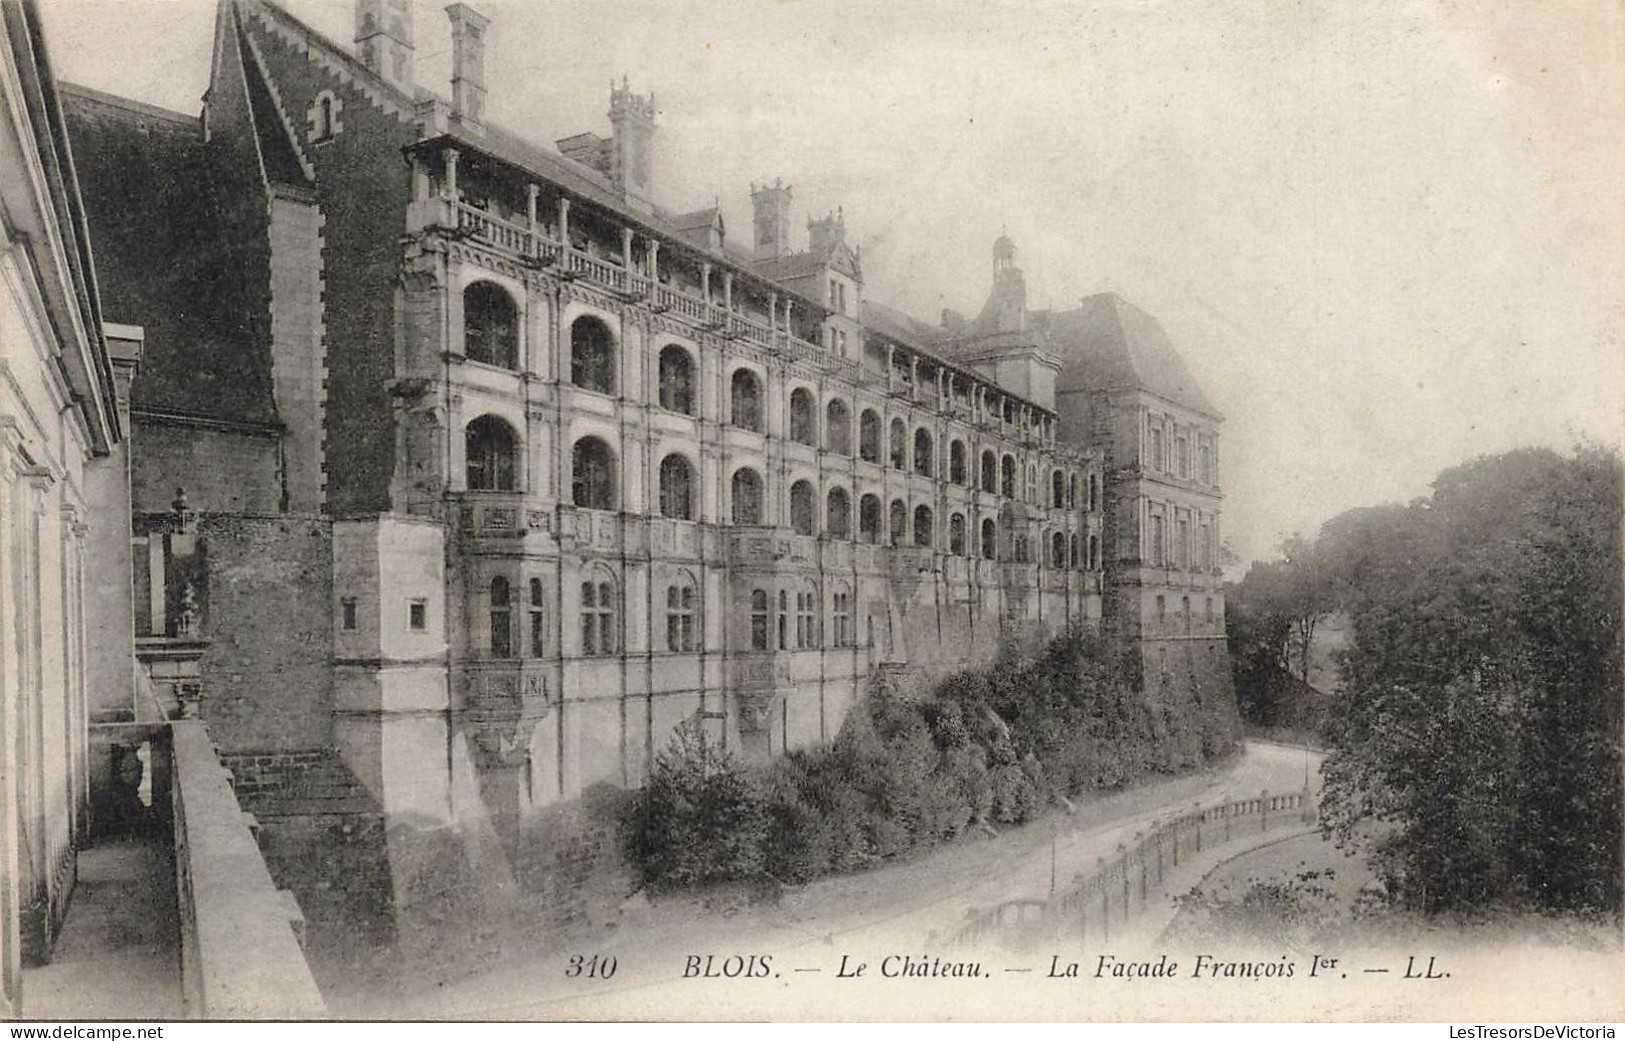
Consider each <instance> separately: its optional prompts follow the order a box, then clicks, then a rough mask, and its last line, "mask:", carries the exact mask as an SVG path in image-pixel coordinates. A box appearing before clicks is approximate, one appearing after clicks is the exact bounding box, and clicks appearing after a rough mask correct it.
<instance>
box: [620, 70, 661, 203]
mask: <svg viewBox="0 0 1625 1041" xmlns="http://www.w3.org/2000/svg"><path fill="white" fill-rule="evenodd" d="M609 125H610V127H611V140H612V141H613V142H614V143H613V151H612V152H611V160H610V180H612V181H614V182H615V187H617V188H619V189H620V190H621V192H622V193H623V194H625V196H626V201H627V202H629V203H631V204H632V205H634V206H636V207H637V208H638V209H641V210H645V211H652V210H653V209H654V176H653V169H652V168H653V165H654V155H653V154H652V153H653V148H654V136H655V96H654V94H653V93H649V94H634V93H632V89H631V87H630V86H628V84H627V80H626V77H625V76H622V77H621V84H620V86H616V85H615V84H614V83H613V82H612V83H610V85H609Z"/></svg>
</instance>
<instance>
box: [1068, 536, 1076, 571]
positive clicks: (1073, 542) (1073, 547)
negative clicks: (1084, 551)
mask: <svg viewBox="0 0 1625 1041" xmlns="http://www.w3.org/2000/svg"><path fill="white" fill-rule="evenodd" d="M1070 546H1071V552H1070V553H1069V554H1068V555H1067V565H1068V566H1069V567H1071V568H1072V569H1074V570H1076V569H1077V567H1078V537H1077V536H1076V535H1074V536H1072V540H1071V543H1070Z"/></svg>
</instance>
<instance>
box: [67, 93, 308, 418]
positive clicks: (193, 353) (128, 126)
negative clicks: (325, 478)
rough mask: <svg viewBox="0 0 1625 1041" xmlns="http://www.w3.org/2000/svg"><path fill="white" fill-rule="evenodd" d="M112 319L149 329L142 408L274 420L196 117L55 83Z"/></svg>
mask: <svg viewBox="0 0 1625 1041" xmlns="http://www.w3.org/2000/svg"><path fill="white" fill-rule="evenodd" d="M62 100H63V107H64V110H65V112H66V116H67V124H68V136H69V140H70V141H71V142H72V145H73V154H74V158H75V159H76V161H77V165H78V170H79V183H80V187H81V190H82V193H83V196H84V200H85V208H86V211H87V213H88V216H89V225H90V238H91V242H92V244H93V246H94V248H95V251H96V262H97V272H98V275H99V278H100V282H101V297H102V309H103V312H104V313H105V314H106V316H107V318H108V320H109V321H116V322H125V323H129V324H132V325H140V326H143V327H145V329H146V347H145V352H144V355H143V358H142V362H141V372H140V374H139V375H138V376H137V377H136V379H135V382H134V383H133V384H132V386H131V390H130V398H131V404H132V405H133V406H134V407H136V408H138V409H147V410H157V411H164V412H179V413H183V414H187V415H193V416H204V417H209V418H214V419H221V420H246V421H249V422H254V423H273V422H275V421H276V419H277V417H276V408H275V405H274V404H273V398H272V394H271V379H270V356H269V352H268V350H267V349H266V347H265V345H264V344H263V343H261V338H262V337H261V333H260V331H259V330H260V326H259V325H258V324H257V323H256V321H255V318H254V315H255V314H256V312H257V311H258V310H260V309H259V308H257V307H255V306H254V305H252V304H251V302H250V301H251V294H250V293H249V291H248V289H247V286H246V284H245V280H244V274H243V270H242V265H241V264H240V263H237V262H235V261H234V259H233V258H232V257H231V256H230V255H229V253H228V251H227V249H226V246H225V244H226V243H228V242H230V241H232V240H233V236H231V235H230V234H228V232H227V229H226V227H225V225H224V222H223V220H222V218H221V213H220V209H219V206H218V199H217V197H216V182H215V180H214V179H213V178H212V177H211V175H210V168H209V163H208V157H207V155H206V152H205V149H204V145H203V142H202V140H201V138H200V134H199V127H198V120H197V119H196V118H194V117H190V116H184V115H181V114H180V113H176V112H169V111H166V110H164V109H160V108H155V107H153V106H151V105H143V104H141V103H139V102H134V101H128V100H126V99H123V98H117V97H114V96H112V95H110V94H103V93H101V92H99V91H94V90H90V89H88V88H85V87H77V86H71V85H69V84H63V85H62Z"/></svg>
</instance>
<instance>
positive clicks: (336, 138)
mask: <svg viewBox="0 0 1625 1041" xmlns="http://www.w3.org/2000/svg"><path fill="white" fill-rule="evenodd" d="M218 10H219V13H218V18H217V22H216V27H215V38H214V43H213V67H212V72H211V76H210V85H209V88H208V92H207V94H206V95H205V98H204V103H203V107H202V111H201V112H200V113H199V114H197V115H195V116H189V115H181V114H176V113H170V112H165V111H162V110H157V109H153V108H151V107H150V106H145V105H141V104H138V103H135V102H129V101H125V100H122V99H117V98H112V97H109V96H106V95H102V94H98V93H97V92H94V91H90V90H85V89H82V88H75V89H73V90H71V91H70V92H69V96H68V99H67V102H66V104H67V110H68V114H69V120H70V126H71V129H72V132H73V135H74V148H75V150H76V153H77V154H78V155H79V156H80V158H81V165H82V166H83V167H84V168H85V173H84V175H83V176H84V177H85V179H87V180H90V181H93V182H94V185H93V186H91V187H90V188H88V189H87V192H86V197H87V200H88V201H89V204H90V206H91V208H92V210H93V211H94V212H93V214H92V230H93V234H94V236H95V239H96V244H97V248H98V250H99V251H102V252H104V253H106V254H108V255H110V256H113V257H116V258H117V260H118V264H117V265H116V266H117V269H118V272H119V274H118V275H117V277H115V278H113V279H111V280H109V283H108V284H107V285H105V286H104V289H103V292H104V296H105V297H107V298H108V299H110V300H116V301H117V302H118V303H119V305H120V308H121V310H122V311H123V312H126V313H131V314H140V315H142V316H143V317H142V320H143V321H144V322H145V326H146V330H147V346H146V351H147V357H146V360H145V362H144V369H143V377H142V380H141V381H139V382H138V383H137V384H136V386H135V388H134V390H133V398H132V403H131V422H132V425H133V429H134V438H133V439H134V444H135V446H136V447H135V449H134V451H135V456H136V458H135V461H134V464H133V472H132V487H133V495H134V496H135V506H134V512H135V524H136V529H137V530H136V540H137V555H138V557H142V554H145V556H144V557H142V559H140V560H138V562H137V567H136V571H137V600H138V605H137V611H136V614H137V619H136V621H137V627H138V630H139V631H140V632H143V633H147V634H152V635H162V634H164V633H165V632H167V631H172V630H173V628H174V619H173V618H172V617H170V614H171V613H172V606H171V604H172V601H173V600H174V597H173V595H172V594H164V593H163V592H162V591H161V590H159V586H161V585H163V584H164V583H166V582H173V581H175V580H176V576H177V575H181V574H183V573H184V574H185V575H186V576H187V578H186V581H187V582H188V583H189V584H190V586H192V587H195V588H196V589H197V590H198V591H199V592H198V594H197V595H198V598H199V608H198V610H199V614H200V621H199V623H198V626H197V629H198V632H199V636H200V640H201V641H202V642H203V643H202V648H203V649H202V650H201V651H200V658H199V661H198V669H199V672H198V686H197V693H196V696H197V699H198V708H199V711H200V712H201V714H202V715H203V717H204V718H205V719H207V720H208V721H209V725H210V729H211V732H212V733H213V734H214V736H215V739H216V740H217V741H218V742H219V744H220V745H221V748H222V751H223V752H224V753H226V755H227V759H228V761H231V760H232V758H233V756H235V757H236V760H237V762H236V765H235V766H234V768H235V769H236V770H237V772H238V777H239V781H241V780H242V779H243V778H244V777H245V776H254V777H256V778H259V779H260V781H262V782H263V783H264V784H265V785H267V786H274V783H275V778H274V777H273V775H274V774H275V772H276V771H277V770H278V769H281V768H282V767H283V766H286V765H288V764H290V763H294V762H296V761H298V757H299V756H301V755H304V756H309V757H311V758H310V759H309V760H308V761H306V764H307V765H309V764H310V763H317V764H318V765H317V766H314V767H312V768H319V769H327V768H328V766H327V765H320V764H321V763H323V762H325V760H323V759H322V757H324V756H325V757H328V758H332V757H335V756H336V758H337V760H338V761H339V762H340V763H342V765H343V767H344V769H346V770H348V771H350V772H351V773H353V774H354V776H355V777H356V778H359V781H360V783H361V786H362V787H363V788H364V789H365V792H366V794H367V795H368V796H370V798H371V799H374V800H376V802H377V804H378V805H380V806H381V807H382V809H383V811H384V812H385V813H387V814H389V815H390V816H392V817H394V816H396V815H409V816H411V817H412V819H414V820H418V821H437V820H440V821H451V820H453V819H455V818H457V817H458V815H459V814H460V813H462V812H463V810H462V809H461V808H463V807H466V806H467V805H469V804H470V799H471V798H472V796H473V795H476V794H477V796H478V800H477V801H479V802H480V803H481V804H482V805H483V806H484V807H485V810H486V812H489V813H490V814H492V815H495V816H497V817H506V818H513V817H516V816H518V817H522V816H523V815H524V814H525V813H526V812H527V811H528V810H529V809H530V808H533V807H540V806H543V805H546V804H548V803H552V802H556V801H559V800H563V799H569V798H572V797H574V796H576V795H577V794H579V793H580V792H582V791H583V789H585V788H586V787H587V786H589V785H591V784H594V783H597V782H609V783H613V784H617V785H633V784H637V783H639V782H640V781H641V780H642V778H643V777H644V776H645V775H646V772H647V770H648V769H649V765H650V762H651V759H652V757H653V756H654V755H655V754H656V753H657V752H658V751H659V750H660V749H662V748H663V747H664V746H665V745H666V742H667V741H668V739H669V736H670V735H671V733H672V731H673V729H674V728H675V727H677V726H678V725H679V724H681V723H683V722H684V721H697V722H698V723H699V724H700V725H702V726H703V727H704V728H705V729H706V732H707V733H708V734H710V735H711V736H712V737H713V739H714V740H715V741H717V742H719V743H720V744H722V745H724V746H726V747H728V748H730V749H734V750H737V751H739V752H741V753H742V754H744V755H746V756H748V757H755V758H765V757H768V756H772V755H775V754H779V753H781V752H783V751H785V750H787V749H795V748H801V747H809V746H816V745H819V744H821V743H825V742H828V741H830V740H832V739H833V738H834V736H835V734H836V732H837V731H838V729H839V728H840V726H841V723H842V720H843V719H844V717H845V716H846V714H847V713H848V711H849V710H850V709H851V707H852V706H853V705H854V704H855V703H856V701H857V700H858V699H859V698H861V697H862V696H863V693H864V691H865V689H866V686H867V685H868V684H869V683H870V682H871V678H872V677H874V676H875V675H877V674H878V673H880V672H881V671H883V670H884V669H885V668H887V667H889V666H905V665H906V666H908V667H910V668H911V669H913V670H915V671H918V672H921V673H924V674H927V675H931V674H940V673H942V672H944V671H947V670H951V669H954V668H958V667H962V666H964V665H968V664H976V663H985V662H987V661H989V660H991V658H992V657H993V656H994V654H995V653H996V652H997V650H998V648H999V647H1000V646H1001V644H1004V643H1007V642H1011V641H1016V642H1021V641H1027V640H1030V639H1032V638H1034V637H1037V636H1039V635H1042V634H1047V633H1055V632H1059V631H1062V630H1065V629H1068V628H1073V627H1081V628H1085V629H1095V630H1099V629H1102V628H1103V629H1104V630H1105V631H1106V632H1107V633H1108V634H1110V635H1111V636H1112V637H1113V638H1115V639H1119V640H1121V641H1124V642H1125V645H1127V646H1131V647H1134V648H1138V649H1140V650H1141V651H1142V653H1143V657H1144V661H1145V664H1146V677H1147V678H1146V685H1147V689H1148V691H1149V692H1150V694H1149V696H1152V697H1153V698H1154V699H1155V705H1156V711H1159V712H1164V713H1177V712H1183V711H1188V710H1189V707H1190V703H1191V702H1192V700H1193V699H1196V700H1204V699H1208V700H1211V699H1215V698H1223V699H1228V697H1229V681H1228V678H1227V677H1228V667H1227V664H1226V661H1225V656H1224V653H1223V650H1224V629H1223V621H1222V620H1223V605H1222V602H1221V595H1220V590H1219V578H1218V571H1217V559H1216V554H1217V546H1218V544H1219V513H1220V502H1221V496H1220V492H1219V487H1218V478H1217V473H1218V470H1217V466H1218V456H1217V436H1218V435H1217V431H1218V426H1219V422H1220V416H1219V415H1218V413H1217V411H1216V410H1215V409H1214V408H1213V407H1212V405H1211V404H1209V403H1208V401H1207V399H1206V398H1205V397H1204V396H1203V394H1202V392H1201V390H1200V389H1199V388H1198V387H1197V386H1196V384H1195V382H1194V381H1193V380H1192V379H1191V378H1190V376H1189V373H1188V372H1187V370H1186V369H1185V367H1184V365H1183V363H1182V362H1181V361H1180V359H1179V357H1178V354H1177V352H1176V351H1175V350H1174V348H1173V347H1172V346H1171V345H1170V344H1169V342H1168V340H1167V338H1166V336H1164V335H1163V333H1162V331H1161V329H1160V328H1159V327H1158V325H1157V323H1156V321H1155V320H1154V319H1152V318H1150V317H1149V316H1147V315H1145V314H1143V313H1142V312H1140V311H1138V310H1136V309H1135V308H1133V307H1132V306H1131V305H1129V304H1128V303H1126V302H1125V301H1123V300H1121V299H1119V298H1117V297H1115V296H1111V295H1104V296H1096V297H1091V298H1088V299H1087V300H1085V301H1083V303H1082V305H1081V306H1080V307H1079V308H1077V309H1074V310H1069V311H1046V310H1037V309H1032V308H1029V307H1028V305H1027V300H1026V291H1025V286H1024V282H1023V276H1022V272H1021V270H1020V268H1019V267H1018V266H1017V264H1016V247H1015V245H1014V244H1013V243H1012V242H1011V241H1010V240H1009V239H1008V238H1004V237H1001V238H1000V239H999V240H998V241H997V242H996V243H995V244H994V246H993V250H992V257H991V269H990V288H989V295H988V297H987V301H986V304H985V306H984V307H983V308H982V310H981V311H980V312H979V313H978V314H977V315H976V316H975V317H974V318H970V317H965V316H961V315H957V314H954V313H952V312H945V313H944V314H943V315H942V316H941V320H940V321H939V322H935V323H928V322H922V321H919V320H917V319H914V318H912V317H910V316H908V315H906V314H904V313H902V312H900V311H898V310H896V309H893V308H890V307H887V306H885V305H884V304H883V303H881V302H879V301H876V300H873V299H870V298H869V296H868V295H867V292H866V288H865V286H866V282H865V272H864V258H863V256H862V255H861V252H860V250H859V249H858V248H856V246H855V245H854V244H853V241H852V240H851V239H849V237H848V234H847V230H846V225H845V216H844V214H843V213H842V212H840V211H837V212H835V213H832V214H829V215H827V216H824V217H820V218H818V219H815V220H811V221H808V222H807V224H806V237H805V239H803V238H802V237H801V235H800V234H799V233H798V230H797V228H796V222H795V221H794V220H793V219H792V215H793V207H794V194H793V189H792V188H791V187H790V186H788V185H786V184H784V183H783V182H781V181H774V182H773V183H772V184H762V185H756V186H752V188H751V193H750V201H751V204H752V212H753V218H754V219H753V222H752V227H751V228H749V229H746V231H745V233H744V234H743V235H740V234H736V233H733V232H731V230H730V229H729V228H727V227H726V226H725V222H724V219H723V216H722V214H721V212H720V210H719V209H717V208H706V209H700V210H696V211H693V212H675V211H673V210H669V209H666V208H664V207H663V206H662V205H661V203H660V194H661V193H660V180H659V176H660V170H659V169H658V165H657V163H656V155H657V152H656V149H655V148H654V142H655V135H656V133H657V109H656V106H655V100H654V97H653V96H652V95H645V94H639V93H637V92H635V91H634V90H632V89H631V86H630V84H629V83H627V82H626V81H623V82H622V83H620V84H618V85H615V86H613V87H612V89H611V92H610V96H609V113H608V115H609V128H608V129H609V132H608V135H607V136H604V135H601V134H599V133H594V132H586V133H581V134H577V135H575V136H572V137H568V138H565V139H563V140H560V141H557V142H556V143H554V144H553V145H552V146H551V147H550V146H549V145H548V144H546V143H543V142H536V141H531V140H528V139H526V138H525V137H523V136H520V135H518V134H515V133H513V132H511V131H509V130H507V129H505V128H503V127H502V126H500V125H498V124H496V123H495V122H493V121H491V120H489V119H488V118H487V116H486V107H487V106H486V82H485V75H484V40H485V37H486V34H487V33H488V32H491V31H493V30H494V29H496V28H499V27H493V26H491V25H490V24H488V23H487V21H486V19H485V18H484V17H482V16H481V15H480V14H479V13H477V12H476V11H475V10H473V9H472V8H471V7H469V6H467V5H466V4H461V3H459V4H453V5H452V6H450V7H448V8H447V14H448V15H449V17H450V19H451V22H452V29H453V75H452V80H451V85H450V87H451V89H450V92H449V95H448V96H445V97H442V96H440V95H439V94H436V93H434V92H432V91H429V90H426V89H424V88H423V87H421V86H419V85H418V84H417V83H416V82H415V80H414V75H413V57H414V46H413V24H412V11H411V5H410V3H408V2H406V0H358V2H357V4H356V20H355V25H356V33H355V41H354V48H353V49H351V48H347V47H343V46H340V45H338V44H336V43H334V42H333V41H331V40H329V39H327V38H325V37H324V36H323V35H322V34H320V33H318V32H316V31H314V30H313V29H311V28H310V27H308V26H306V25H304V24H303V23H301V22H300V21H299V20H298V19H296V18H294V17H292V16H291V15H290V14H288V13H287V12H286V11H284V10H282V9H281V8H280V7H278V6H277V5H276V4H274V3H272V2H269V0H221V3H220V4H219V9H218ZM976 262H977V263H985V262H986V261H976ZM176 488H184V490H185V498H186V501H187V502H188V503H189V506H190V509H191V510H193V511H195V513H196V517H197V528H198V547H199V548H198V549H196V550H195V551H194V552H193V554H192V556H190V557H188V558H186V559H184V560H179V559H173V558H172V557H165V556H163V554H165V553H168V552H169V551H168V550H165V549H163V548H162V546H163V544H162V543H161V542H160V540H158V539H156V538H154V539H151V540H149V541H147V542H145V543H143V541H142V536H143V533H144V532H147V531H152V532H158V531H161V530H163V525H164V524H166V523H168V518H169V517H170V516H171V514H172V513H173V509H172V506H171V502H172V500H174V499H175V490H176ZM142 575H146V576H147V577H146V578H145V579H143V578H142V577H141V576H142ZM154 590H158V592H154ZM329 765H331V764H329ZM262 775H263V776H262ZM256 812H258V813H260V815H261V816H262V818H263V817H264V816H265V814H264V813H263V812H261V811H258V810H256Z"/></svg>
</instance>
